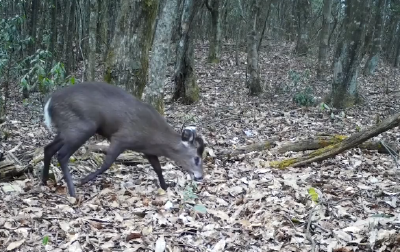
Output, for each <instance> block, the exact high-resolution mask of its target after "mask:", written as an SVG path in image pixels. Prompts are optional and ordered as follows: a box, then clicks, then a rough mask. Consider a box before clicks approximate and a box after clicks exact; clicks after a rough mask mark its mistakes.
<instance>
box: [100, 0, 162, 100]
mask: <svg viewBox="0 0 400 252" xmlns="http://www.w3.org/2000/svg"><path fill="white" fill-rule="evenodd" d="M158 5H159V1H158V0H147V1H139V2H138V1H134V2H132V1H129V0H122V1H121V7H120V10H119V13H118V17H117V20H116V25H115V33H114V36H113V40H112V43H111V46H110V48H109V50H108V53H107V61H106V63H105V65H106V71H105V76H104V79H105V80H106V81H107V82H108V83H118V84H120V85H124V86H125V87H126V89H127V90H128V91H129V92H130V93H131V94H132V95H134V96H136V97H138V98H141V97H142V94H143V90H144V88H145V86H146V83H147V71H148V67H149V52H150V48H151V42H152V39H153V35H154V26H155V21H156V17H157V13H158Z"/></svg>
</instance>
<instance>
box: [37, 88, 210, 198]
mask: <svg viewBox="0 0 400 252" xmlns="http://www.w3.org/2000/svg"><path fill="white" fill-rule="evenodd" d="M43 113H44V123H45V125H46V127H47V128H48V130H49V131H50V132H51V133H53V130H52V127H53V128H55V129H56V132H55V137H54V139H53V141H52V142H50V143H49V144H47V145H46V146H44V159H43V163H44V166H43V170H42V176H41V180H42V184H44V185H47V180H48V179H49V167H50V162H51V159H52V157H53V156H54V155H55V154H56V153H57V159H58V162H59V164H60V167H61V170H62V173H63V178H64V180H65V182H66V185H67V188H68V193H69V195H70V196H71V197H76V193H75V187H74V183H73V181H72V177H71V173H70V171H69V168H68V163H69V158H70V157H71V156H72V155H73V154H74V153H75V152H76V151H77V150H78V149H79V148H80V147H81V146H82V145H84V144H85V143H86V141H87V140H89V138H90V137H92V136H94V135H96V134H98V135H100V136H102V137H104V138H106V139H107V140H108V141H109V142H110V144H109V147H108V150H107V152H106V156H105V159H104V162H103V164H102V165H101V167H100V168H99V169H97V170H95V171H94V172H91V173H89V174H88V175H87V176H86V177H84V178H83V179H81V181H80V185H84V184H86V183H88V182H89V181H91V180H94V179H95V178H96V177H97V176H98V175H100V174H102V173H104V172H105V171H106V170H107V169H109V168H110V167H111V165H112V164H113V163H114V161H115V160H116V158H117V157H118V156H119V155H120V154H121V153H122V152H124V151H125V150H131V151H134V152H138V153H142V154H143V155H144V157H145V158H146V159H147V160H148V162H149V163H150V165H151V166H152V167H153V169H154V171H155V173H156V174H157V177H158V181H159V185H160V187H161V188H162V189H164V190H167V185H166V183H165V180H164V177H163V174H162V169H161V165H160V161H159V157H160V156H163V157H166V158H168V159H171V160H173V161H174V162H175V163H176V164H178V165H180V166H181V167H182V168H183V169H184V170H185V171H186V172H188V173H189V175H190V177H191V179H192V180H194V181H196V182H201V181H203V176H204V172H203V160H202V156H203V152H204V149H205V143H204V140H203V138H201V137H200V136H197V134H196V128H195V127H193V126H188V127H185V128H183V129H181V133H178V132H177V131H175V130H174V129H173V128H172V126H170V125H169V124H168V123H167V121H166V119H165V117H164V116H162V115H161V114H160V113H159V112H158V111H157V110H156V109H155V108H154V107H153V106H151V105H150V104H148V103H145V102H143V101H141V100H139V99H138V98H136V97H134V96H133V95H131V94H130V93H128V92H127V91H125V90H124V89H122V88H120V87H118V86H115V85H112V84H108V83H105V82H82V83H77V84H74V85H70V86H67V87H63V88H60V89H58V90H56V91H55V92H53V93H52V94H51V95H50V96H49V97H48V99H47V102H46V103H45V106H44V109H43Z"/></svg>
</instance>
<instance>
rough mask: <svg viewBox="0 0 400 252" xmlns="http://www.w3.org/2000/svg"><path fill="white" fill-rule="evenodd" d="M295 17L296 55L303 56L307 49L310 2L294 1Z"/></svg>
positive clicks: (303, 0)
mask: <svg viewBox="0 0 400 252" xmlns="http://www.w3.org/2000/svg"><path fill="white" fill-rule="evenodd" d="M296 3H297V5H296V15H297V43H296V48H295V51H296V54H298V55H301V56H305V55H307V54H308V49H309V35H308V33H309V19H310V16H311V2H310V1H309V0H296Z"/></svg>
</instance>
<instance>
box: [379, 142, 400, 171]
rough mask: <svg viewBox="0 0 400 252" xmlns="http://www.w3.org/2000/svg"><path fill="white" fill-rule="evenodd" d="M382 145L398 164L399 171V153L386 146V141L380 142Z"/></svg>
mask: <svg viewBox="0 0 400 252" xmlns="http://www.w3.org/2000/svg"><path fill="white" fill-rule="evenodd" d="M380 143H381V144H382V146H383V147H384V148H385V149H386V150H387V151H388V152H389V154H390V156H392V158H393V160H394V162H395V163H396V166H397V169H398V168H399V163H398V162H397V157H398V155H397V153H396V152H395V151H394V150H393V149H392V148H390V146H388V145H387V144H385V142H384V141H380Z"/></svg>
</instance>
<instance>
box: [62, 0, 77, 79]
mask: <svg viewBox="0 0 400 252" xmlns="http://www.w3.org/2000/svg"><path fill="white" fill-rule="evenodd" d="M76 1H77V0H71V8H70V10H69V11H70V12H69V20H68V30H67V34H66V37H65V40H66V49H65V55H66V57H65V58H66V64H65V71H66V72H67V73H70V72H71V71H73V70H74V52H73V47H72V46H73V45H72V41H73V40H74V37H75V9H76Z"/></svg>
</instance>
